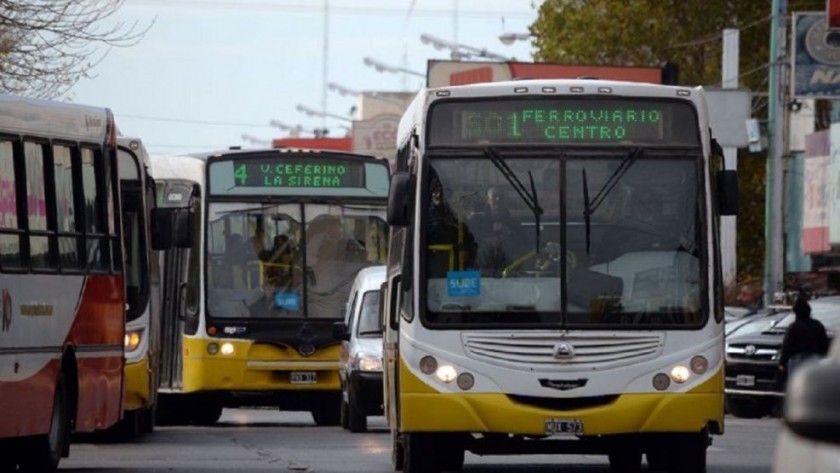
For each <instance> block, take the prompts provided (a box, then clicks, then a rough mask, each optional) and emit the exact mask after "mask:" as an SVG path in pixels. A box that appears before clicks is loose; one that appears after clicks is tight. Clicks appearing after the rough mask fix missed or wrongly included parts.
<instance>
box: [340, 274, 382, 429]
mask: <svg viewBox="0 0 840 473" xmlns="http://www.w3.org/2000/svg"><path fill="white" fill-rule="evenodd" d="M384 283H385V266H370V267H367V268H364V269H362V270H361V271H359V274H358V275H356V280H355V281H354V282H353V288H352V289H351V290H350V296H349V298H348V299H347V305H346V308H345V311H344V321H343V322H336V323H335V325H334V326H333V333H334V335H335V337H336V338H338V339H340V340H342V342H341V361H340V362H341V368H340V369H339V376H340V378H341V426H342V427H344V428H345V429H348V430H350V431H351V432H364V431H366V430H367V416H371V415H382V329H381V327H380V323H379V317H380V315H379V312H380V311H379V307H380V303H379V302H380V300H381V287H382V285H383V284H384Z"/></svg>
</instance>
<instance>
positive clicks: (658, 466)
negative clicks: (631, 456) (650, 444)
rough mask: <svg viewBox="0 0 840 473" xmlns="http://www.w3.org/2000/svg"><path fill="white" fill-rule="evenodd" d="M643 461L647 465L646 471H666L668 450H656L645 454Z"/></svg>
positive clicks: (668, 462)
mask: <svg viewBox="0 0 840 473" xmlns="http://www.w3.org/2000/svg"><path fill="white" fill-rule="evenodd" d="M645 459H646V460H647V464H648V471H668V468H669V466H670V460H669V458H668V450H667V449H663V448H657V449H653V450H648V451H647V452H645Z"/></svg>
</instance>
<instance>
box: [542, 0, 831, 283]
mask: <svg viewBox="0 0 840 473" xmlns="http://www.w3.org/2000/svg"><path fill="white" fill-rule="evenodd" d="M825 5H826V3H825V0H792V1H790V2H789V6H788V11H791V12H792V11H823V10H825ZM770 19H771V10H770V2H769V1H745V0H703V1H686V0H626V1H621V2H616V1H613V0H544V2H543V3H542V4H541V5H540V7H539V14H538V17H537V20H536V21H535V22H534V23H533V24H532V25H531V27H530V31H531V34H532V36H533V37H534V38H535V39H534V41H533V44H534V47H535V49H536V52H535V54H534V60H535V61H543V62H551V63H561V64H597V65H613V66H645V67H651V66H652V67H662V66H664V65H665V64H667V63H671V64H676V65H678V66H679V76H680V80H679V82H680V84H683V85H691V86H694V85H705V86H712V87H715V86H718V87H719V86H720V84H721V56H722V41H723V38H722V33H723V29H725V28H737V29H739V30H740V43H741V44H740V46H741V55H740V71H741V76H740V78H739V83H740V84H741V87H743V88H747V89H749V90H751V91H752V92H756V95H755V96H754V97H755V98H754V99H753V116H754V117H757V118H759V119H763V118H765V117H766V113H767V111H766V109H767V100H766V98H765V97H766V92H767V83H768V73H769V71H768V68H769V56H770ZM788 51H790V48H789V47H788ZM766 158H767V156H766V154H764V155H748V154H746V153H741V155H740V156H739V181H740V182H739V184H740V188H741V196H740V197H741V198H740V208H739V215H738V272H739V274H738V278H739V279H740V280H745V279H750V278H755V277H761V275H762V271H763V268H764V214H765V212H764V200H765V196H764V192H765V175H766V167H765V165H764V163H765V162H766Z"/></svg>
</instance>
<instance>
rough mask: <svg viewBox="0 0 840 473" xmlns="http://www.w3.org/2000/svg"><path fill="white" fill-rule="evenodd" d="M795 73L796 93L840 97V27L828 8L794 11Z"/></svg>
mask: <svg viewBox="0 0 840 473" xmlns="http://www.w3.org/2000/svg"><path fill="white" fill-rule="evenodd" d="M792 76H793V77H792V79H791V81H792V92H793V96H794V97H807V98H837V97H840V29H838V30H834V29H829V28H828V21H827V19H826V13H825V12H816V13H796V14H794V17H793V70H792Z"/></svg>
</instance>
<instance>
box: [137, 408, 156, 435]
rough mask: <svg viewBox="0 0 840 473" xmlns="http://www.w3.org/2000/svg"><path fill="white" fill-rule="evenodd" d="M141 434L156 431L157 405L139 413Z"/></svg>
mask: <svg viewBox="0 0 840 473" xmlns="http://www.w3.org/2000/svg"><path fill="white" fill-rule="evenodd" d="M139 414H140V415H139V420H140V433H141V434H150V433H152V432H154V431H155V417H157V403H154V404H152V405H151V406H149V407H148V408H147V409H142V410H141V411H140V413H139Z"/></svg>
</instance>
